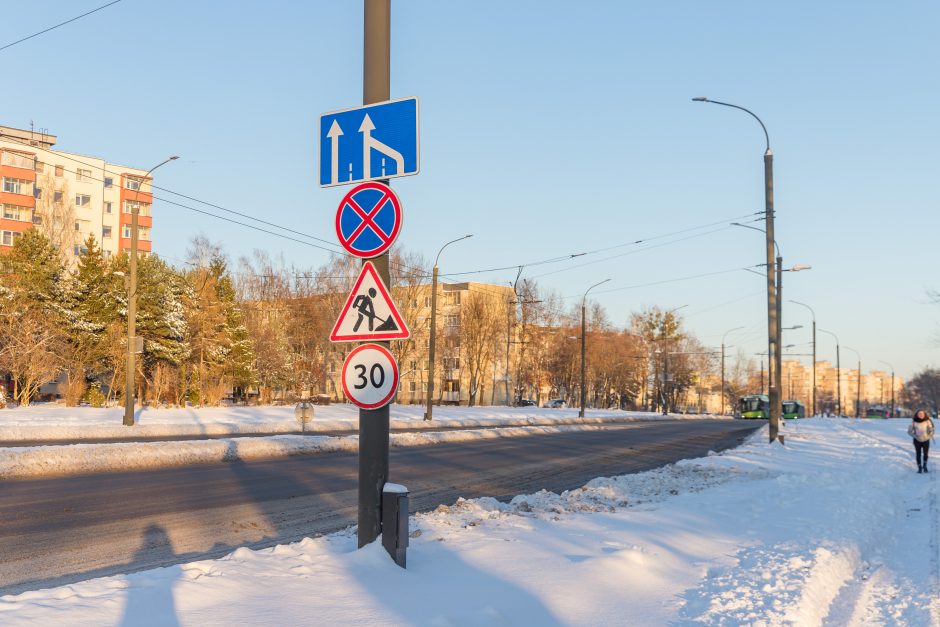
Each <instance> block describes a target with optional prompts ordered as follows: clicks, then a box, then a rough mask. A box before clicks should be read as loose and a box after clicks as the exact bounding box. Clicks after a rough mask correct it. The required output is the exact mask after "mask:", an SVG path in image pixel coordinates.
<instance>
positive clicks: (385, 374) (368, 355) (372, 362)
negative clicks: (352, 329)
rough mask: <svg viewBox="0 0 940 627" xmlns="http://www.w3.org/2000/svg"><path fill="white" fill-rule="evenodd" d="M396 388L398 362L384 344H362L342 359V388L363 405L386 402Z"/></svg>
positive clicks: (356, 402)
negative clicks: (343, 360)
mask: <svg viewBox="0 0 940 627" xmlns="http://www.w3.org/2000/svg"><path fill="white" fill-rule="evenodd" d="M397 389H398V364H397V363H396V362H395V357H394V356H392V353H391V352H390V351H389V350H388V349H387V348H385V347H384V346H379V345H378V344H362V345H361V346H357V347H356V348H354V349H353V350H352V352H350V353H349V355H348V356H347V357H346V361H345V362H344V363H343V392H345V393H346V398H348V399H349V400H350V401H352V402H353V403H354V404H356V405H358V406H359V407H362V408H363V409H376V408H378V407H384V406H385V405H388V404H389V402H390V401H391V400H392V397H393V396H395V391H396V390H397Z"/></svg>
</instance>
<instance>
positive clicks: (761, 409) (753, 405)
mask: <svg viewBox="0 0 940 627" xmlns="http://www.w3.org/2000/svg"><path fill="white" fill-rule="evenodd" d="M738 415H739V416H740V417H741V418H770V399H769V398H768V397H767V395H765V394H749V395H748V396H743V397H741V398H739V399H738Z"/></svg>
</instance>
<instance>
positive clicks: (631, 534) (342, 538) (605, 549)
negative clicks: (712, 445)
mask: <svg viewBox="0 0 940 627" xmlns="http://www.w3.org/2000/svg"><path fill="white" fill-rule="evenodd" d="M906 427H907V421H904V420H880V421H870V422H869V421H854V420H841V419H830V420H825V419H810V420H806V421H800V422H798V423H788V424H787V426H786V431H787V438H786V446H781V445H780V444H779V443H775V444H773V445H768V444H767V443H766V430H763V431H759V432H757V433H756V434H755V436H754V437H752V438H750V439H749V440H748V441H747V442H746V443H745V444H743V445H742V446H740V447H738V448H736V449H733V450H729V451H725V452H724V453H721V454H710V455H709V456H707V457H704V458H699V459H694V460H686V461H683V462H680V463H677V464H672V465H669V466H665V467H663V468H659V469H656V470H652V471H649V472H644V473H639V474H634V475H625V476H621V477H612V478H598V479H595V480H593V481H591V482H589V483H588V484H587V485H586V486H584V487H583V488H580V489H577V490H572V491H570V492H565V493H563V494H553V493H549V492H539V493H536V494H529V495H521V496H517V497H515V498H514V499H513V500H512V501H511V502H509V503H501V502H498V501H496V500H494V499H490V498H481V499H474V500H463V499H461V500H459V501H458V502H456V503H454V504H452V505H450V506H441V507H439V508H438V509H437V510H435V511H433V512H428V513H423V514H417V515H414V516H412V517H411V539H410V547H409V554H408V568H407V570H402V569H399V568H398V567H397V566H395V565H394V564H393V562H392V561H391V559H390V558H389V557H388V556H387V555H386V554H385V552H384V550H383V549H382V547H381V545H380V543H378V542H377V543H373V544H372V545H370V546H368V547H366V548H364V549H362V550H356V539H355V533H354V532H353V530H346V531H344V532H341V533H336V534H332V535H329V536H324V537H320V538H315V539H314V538H307V539H304V540H303V541H301V542H298V543H294V544H290V545H281V546H277V547H273V548H270V549H265V550H260V551H250V550H247V549H238V550H236V551H234V552H233V553H231V554H229V555H228V556H226V557H224V558H222V559H219V560H205V561H199V562H192V563H188V564H181V565H176V566H171V567H168V568H161V569H156V570H150V571H144V572H138V573H134V574H128V575H120V576H114V577H107V578H101V579H94V580H89V581H85V582H81V583H77V584H73V585H69V586H64V587H60V588H53V589H48V590H37V591H32V592H26V593H23V594H20V595H17V596H5V597H0V623H2V624H4V625H35V624H70V625H101V624H129V625H148V624H149V625H176V624H179V625H230V624H278V625H281V624H284V625H286V624H291V625H305V624H328V625H358V624H376V625H491V624H510V625H554V624H563V625H615V624H616V625H667V624H668V625H699V624H702V625H765V626H771V625H800V626H803V625H905V626H906V625H911V626H927V625H940V600H938V599H940V594H938V593H940V585H938V584H940V579H938V577H940V544H938V536H940V511H938V498H937V496H938V487H937V486H938V481H937V479H936V477H937V474H928V475H919V474H917V473H916V467H915V465H914V461H913V447H912V446H911V443H910V442H911V441H910V439H909V438H908V436H907V435H906V433H905V429H906ZM75 548H76V549H78V548H79V547H75Z"/></svg>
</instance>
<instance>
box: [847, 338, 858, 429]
mask: <svg viewBox="0 0 940 627" xmlns="http://www.w3.org/2000/svg"><path fill="white" fill-rule="evenodd" d="M843 348H847V349H848V350H850V351H852V352H853V353H855V356H856V357H857V358H858V370H857V371H856V377H855V417H856V418H861V417H862V407H861V397H862V354H861V353H859V352H858V351H857V350H855V349H854V348H851V347H849V346H843Z"/></svg>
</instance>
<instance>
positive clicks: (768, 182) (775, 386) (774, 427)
mask: <svg viewBox="0 0 940 627" xmlns="http://www.w3.org/2000/svg"><path fill="white" fill-rule="evenodd" d="M692 100H693V101H695V102H710V103H712V104H717V105H721V106H724V107H731V108H733V109H739V110H741V111H744V112H745V113H747V114H748V115H750V116H751V117H753V118H754V119H755V120H757V123H758V124H760V127H761V129H762V130H763V131H764V140H765V141H766V143H767V148H766V150H765V151H764V216H765V221H766V225H767V227H766V230H765V235H766V238H765V239H766V249H767V250H766V252H767V355H768V357H767V362H768V368H770V369H771V372H770V373H768V374H770V375H771V376H769V377H768V378H769V380H770V382H771V384H770V386H769V387H770V390H769V392H770V394H769V396H770V429H769V431H770V441H771V442H773V441H774V440H776V439H777V434H778V432H779V430H780V410H781V406H780V383H781V381H780V369H779V367H778V364H775V363H774V355H775V354H776V353H777V350H776V349H777V347H778V346H779V345H780V329H779V323H778V320H777V313H778V308H777V302H776V299H777V296H778V295H777V292H776V291H775V289H774V283H775V278H776V277H775V272H774V270H775V268H774V174H773V164H774V155H773V153H772V152H771V151H770V135H768V133H767V127H766V126H764V123H763V122H762V121H761V119H760V118H759V117H757V115H755V114H754V113H753V112H752V111H749V110H748V109H745V108H744V107H740V106H738V105H735V104H730V103H727V102H719V101H717V100H709V99H708V98H706V97H704V96H699V97H697V98H693V99H692ZM773 370H776V372H773Z"/></svg>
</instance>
